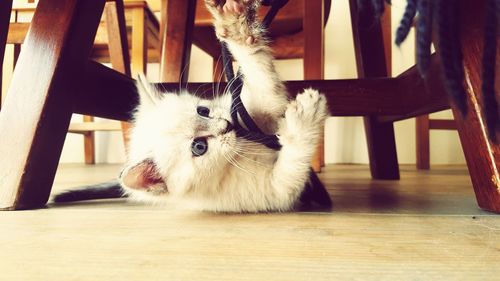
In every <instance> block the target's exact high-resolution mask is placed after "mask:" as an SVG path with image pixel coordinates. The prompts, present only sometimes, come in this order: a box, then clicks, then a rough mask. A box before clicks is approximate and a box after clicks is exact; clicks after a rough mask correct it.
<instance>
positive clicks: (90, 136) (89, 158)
mask: <svg viewBox="0 0 500 281" xmlns="http://www.w3.org/2000/svg"><path fill="white" fill-rule="evenodd" d="M83 122H94V117H92V116H87V115H84V116H83ZM83 150H84V156H85V164H87V165H93V164H95V133H94V132H86V133H85V134H84V135H83Z"/></svg>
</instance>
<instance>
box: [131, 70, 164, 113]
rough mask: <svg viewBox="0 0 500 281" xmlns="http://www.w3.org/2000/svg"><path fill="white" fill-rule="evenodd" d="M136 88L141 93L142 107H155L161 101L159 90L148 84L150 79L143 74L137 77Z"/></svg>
mask: <svg viewBox="0 0 500 281" xmlns="http://www.w3.org/2000/svg"><path fill="white" fill-rule="evenodd" d="M136 86H137V91H138V92H139V97H140V104H141V105H146V106H150V105H155V104H157V103H158V101H160V100H161V97H160V93H158V90H157V89H156V88H155V87H154V86H153V85H151V83H149V82H148V79H147V78H146V76H145V75H144V74H143V73H140V74H139V75H138V76H137V81H136Z"/></svg>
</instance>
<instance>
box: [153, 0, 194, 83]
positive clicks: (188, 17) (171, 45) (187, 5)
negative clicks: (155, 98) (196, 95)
mask: <svg viewBox="0 0 500 281" xmlns="http://www.w3.org/2000/svg"><path fill="white" fill-rule="evenodd" d="M195 12H196V0H163V5H162V20H164V21H163V22H162V25H163V26H165V29H164V30H163V32H164V33H163V35H162V38H163V44H162V52H161V63H160V81H163V82H178V81H181V82H182V83H185V82H187V79H188V74H189V58H190V56H191V42H192V33H193V28H194V17H195Z"/></svg>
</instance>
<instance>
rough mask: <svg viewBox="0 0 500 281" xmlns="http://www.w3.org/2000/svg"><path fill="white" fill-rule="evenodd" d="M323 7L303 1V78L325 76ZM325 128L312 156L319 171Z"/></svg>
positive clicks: (319, 1)
mask: <svg viewBox="0 0 500 281" xmlns="http://www.w3.org/2000/svg"><path fill="white" fill-rule="evenodd" d="M324 14H325V7H324V3H323V0H312V1H304V17H303V28H304V64H303V67H304V80H321V79H324V78H325V30H324V25H325V23H324V22H323V20H324ZM324 141H325V130H324V128H323V130H322V133H321V139H320V142H319V144H318V148H317V149H316V153H315V155H314V156H313V159H312V163H311V166H312V168H313V170H314V171H315V172H321V167H322V166H323V165H324V162H325V144H324Z"/></svg>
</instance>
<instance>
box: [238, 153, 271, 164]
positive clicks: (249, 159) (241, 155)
mask: <svg viewBox="0 0 500 281" xmlns="http://www.w3.org/2000/svg"><path fill="white" fill-rule="evenodd" d="M233 152H234V153H235V154H236V155H238V156H240V157H243V158H245V159H247V160H248V161H252V162H254V163H255V164H257V165H259V166H260V167H261V168H269V166H270V165H266V164H264V163H262V162H260V161H257V160H255V159H252V158H250V157H247V156H245V155H243V154H240V153H238V152H237V151H236V150H233Z"/></svg>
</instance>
